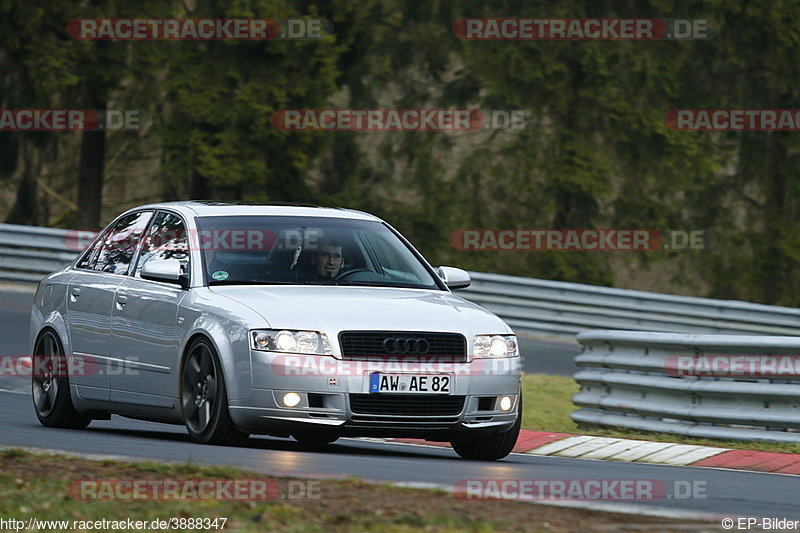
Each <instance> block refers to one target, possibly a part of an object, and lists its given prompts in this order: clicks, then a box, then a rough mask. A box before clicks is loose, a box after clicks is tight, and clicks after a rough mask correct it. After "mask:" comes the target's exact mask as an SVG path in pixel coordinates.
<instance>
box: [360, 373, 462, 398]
mask: <svg viewBox="0 0 800 533" xmlns="http://www.w3.org/2000/svg"><path fill="white" fill-rule="evenodd" d="M452 381H453V378H452V376H450V375H449V374H384V373H382V372H373V373H371V374H370V375H369V392H371V393H379V392H397V393H402V394H415V393H424V394H450V385H452Z"/></svg>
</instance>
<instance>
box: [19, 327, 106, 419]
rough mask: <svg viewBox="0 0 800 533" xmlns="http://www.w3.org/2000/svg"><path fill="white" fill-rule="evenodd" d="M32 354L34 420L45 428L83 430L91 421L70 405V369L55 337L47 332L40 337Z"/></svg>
mask: <svg viewBox="0 0 800 533" xmlns="http://www.w3.org/2000/svg"><path fill="white" fill-rule="evenodd" d="M33 353H34V361H33V375H32V378H31V393H32V396H33V409H34V411H36V418H38V419H39V422H40V423H41V424H42V425H43V426H45V427H48V428H63V429H84V428H86V427H87V426H88V425H89V424H90V423H91V422H92V418H91V417H89V416H86V415H83V414H81V413H79V412H78V411H77V410H76V409H75V406H74V405H73V404H72V397H71V396H70V391H69V372H68V368H69V367H68V365H67V359H66V356H65V355H64V347H63V346H62V345H61V341H60V339H59V338H58V336H57V335H56V334H55V333H54V332H52V331H49V330H48V331H45V332H44V333H42V334H41V335H40V336H39V338H38V339H37V340H36V346H35V347H34V350H33Z"/></svg>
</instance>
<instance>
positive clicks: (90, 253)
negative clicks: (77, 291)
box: [76, 230, 111, 270]
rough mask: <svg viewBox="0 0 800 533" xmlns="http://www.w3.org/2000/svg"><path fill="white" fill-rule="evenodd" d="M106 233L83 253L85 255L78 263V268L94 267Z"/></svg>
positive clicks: (90, 268)
mask: <svg viewBox="0 0 800 533" xmlns="http://www.w3.org/2000/svg"><path fill="white" fill-rule="evenodd" d="M109 231H111V230H109ZM107 233H108V232H106V234H107ZM106 234H104V235H103V236H102V237H100V238H99V239H97V242H95V243H94V246H92V247H91V248H89V249H88V250H86V251H85V252H84V253H83V257H81V260H80V261H78V264H77V265H76V266H77V267H78V268H88V269H89V270H92V269H94V264H95V260H97V254H98V253H100V248H102V247H103V242H104V241H105V239H106Z"/></svg>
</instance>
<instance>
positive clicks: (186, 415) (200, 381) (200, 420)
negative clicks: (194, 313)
mask: <svg viewBox="0 0 800 533" xmlns="http://www.w3.org/2000/svg"><path fill="white" fill-rule="evenodd" d="M187 353H188V355H187V356H186V359H185V360H184V362H183V367H182V369H181V412H182V414H183V420H184V423H185V424H186V429H187V431H188V432H189V438H190V439H191V440H192V441H194V442H197V443H200V444H216V445H219V446H231V445H237V444H244V443H245V442H247V439H248V438H249V437H250V435H248V434H247V433H244V432H242V431H241V430H239V428H237V427H236V426H235V425H234V423H233V420H231V415H230V412H229V411H228V392H227V390H226V388H225V379H224V376H223V374H222V366H221V365H220V362H219V357H218V356H217V353H216V351H215V350H214V347H213V346H211V343H210V342H209V341H208V340H206V339H203V338H199V339H197V340H195V341H194V342H192V344H191V345H190V346H189V350H188V352H187Z"/></svg>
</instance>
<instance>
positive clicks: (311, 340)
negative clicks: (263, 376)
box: [250, 329, 332, 355]
mask: <svg viewBox="0 0 800 533" xmlns="http://www.w3.org/2000/svg"><path fill="white" fill-rule="evenodd" d="M250 340H251V343H250V344H251V346H252V348H253V349H254V350H260V351H262V352H288V353H307V354H317V355H331V354H332V352H331V343H330V342H328V336H327V335H325V334H324V333H320V332H318V331H293V330H288V329H281V330H277V329H257V330H254V331H251V332H250Z"/></svg>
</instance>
